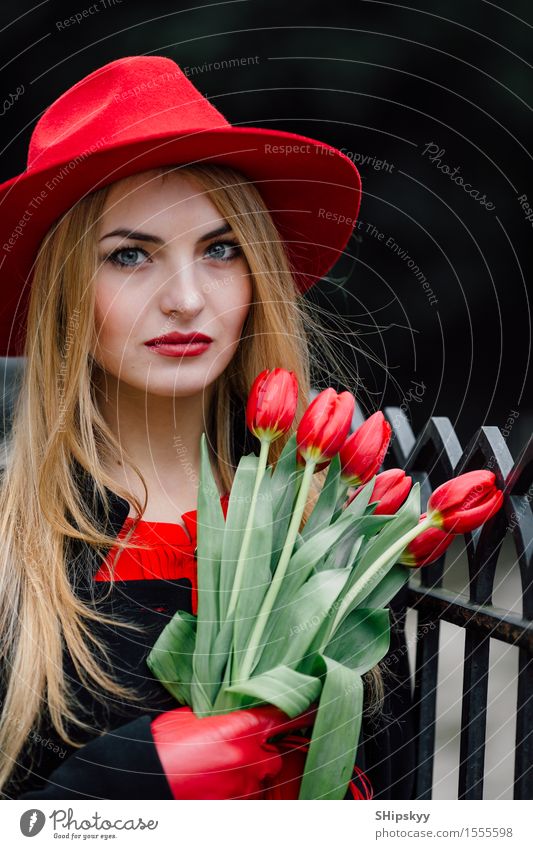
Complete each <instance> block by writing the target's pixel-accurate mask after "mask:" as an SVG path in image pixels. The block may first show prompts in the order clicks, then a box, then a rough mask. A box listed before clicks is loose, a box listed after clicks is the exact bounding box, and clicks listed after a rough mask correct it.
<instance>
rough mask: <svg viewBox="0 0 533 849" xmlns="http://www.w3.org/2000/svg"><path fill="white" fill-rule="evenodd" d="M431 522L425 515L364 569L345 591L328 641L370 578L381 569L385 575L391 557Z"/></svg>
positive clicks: (397, 553) (400, 551) (399, 551)
mask: <svg viewBox="0 0 533 849" xmlns="http://www.w3.org/2000/svg"><path fill="white" fill-rule="evenodd" d="M432 524H433V523H432V520H431V518H430V517H429V516H427V517H426V518H425V519H424V520H423V521H422V522H419V523H418V524H417V525H415V527H414V528H411V529H410V530H408V531H407V532H406V533H405V534H403V536H401V537H400V538H399V539H397V540H396V542H395V543H394V544H393V545H392V546H391V547H390V548H388V549H387V550H386V551H384V552H383V554H381V555H380V556H379V557H378V558H377V560H375V561H374V563H372V565H371V566H370V567H369V568H368V569H367V570H366V572H364V573H363V574H362V575H361V577H360V578H359V579H358V580H357V581H356V582H355V583H354V585H353V587H351V588H350V590H349V591H348V592H347V593H346V595H345V596H344V598H343V599H342V601H341V603H340V605H339V609H338V610H337V615H336V617H335V619H334V620H333V625H332V626H331V629H330V632H329V634H328V642H329V640H330V639H331V637H332V636H333V634H334V633H335V631H336V630H337V628H338V627H339V625H340V624H341V623H342V620H343V619H344V617H345V616H346V614H347V612H348V610H349V608H350V607H351V606H352V604H353V602H354V601H355V599H356V598H357V596H358V595H359V594H360V593H361V591H362V590H364V588H365V587H366V585H367V584H368V583H369V582H370V581H371V580H372V578H374V577H375V576H376V575H379V573H380V571H381V570H383V576H384V575H386V573H387V571H388V570H389V568H390V566H389V564H390V560H391V558H392V557H395V559H396V558H397V557H398V556H399V555H400V554H401V553H402V551H403V550H404V548H405V547H406V546H407V545H409V543H410V542H411V541H412V540H414V539H415V538H416V537H417V536H418V534H420V533H421V532H422V531H425V530H427V529H428V528H430V527H432ZM383 576H381V577H383Z"/></svg>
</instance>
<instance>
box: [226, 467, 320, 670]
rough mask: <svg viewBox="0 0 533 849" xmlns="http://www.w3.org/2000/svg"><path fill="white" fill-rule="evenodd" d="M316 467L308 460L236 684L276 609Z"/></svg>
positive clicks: (248, 664)
mask: <svg viewBox="0 0 533 849" xmlns="http://www.w3.org/2000/svg"><path fill="white" fill-rule="evenodd" d="M315 466H316V462H315V461H313V460H308V461H307V462H306V464H305V469H304V473H303V476H302V480H301V485H300V489H299V491H298V497H297V499H296V504H295V505H294V511H293V514H292V517H291V522H290V525H289V529H288V531H287V538H286V540H285V544H284V546H283V551H282V552H281V556H280V558H279V561H278V565H277V567H276V571H275V572H274V575H273V576H272V581H271V583H270V586H269V588H268V590H267V592H266V595H265V597H264V599H263V604H262V605H261V609H260V611H259V613H258V615H257V619H256V622H255V626H254V629H253V631H252V634H251V636H250V640H249V643H248V647H247V649H246V652H245V654H244V657H243V659H242V664H241V666H240V670H239V673H238V675H236V676H235V678H234V679H233V680H234V682H236V681H237V680H239V681H243V680H247V679H248V678H249V677H250V674H251V672H252V669H253V665H254V660H255V653H256V651H257V649H258V647H259V645H260V643H261V638H262V636H263V633H264V630H265V627H266V624H267V621H268V617H269V615H270V613H271V611H272V608H273V607H274V602H275V600H276V597H277V595H278V593H279V589H280V586H281V583H282V581H283V578H284V577H285V572H286V571H287V566H288V565H289V560H290V559H291V556H292V552H293V549H294V543H295V542H296V536H297V534H298V530H299V528H300V523H301V520H302V516H303V512H304V509H305V505H306V501H307V494H308V492H309V487H310V485H311V480H312V477H313V473H314V471H315Z"/></svg>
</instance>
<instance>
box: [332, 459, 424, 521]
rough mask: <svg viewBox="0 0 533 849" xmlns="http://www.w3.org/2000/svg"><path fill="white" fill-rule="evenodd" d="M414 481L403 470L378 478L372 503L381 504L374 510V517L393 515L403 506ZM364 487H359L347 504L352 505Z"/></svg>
mask: <svg viewBox="0 0 533 849" xmlns="http://www.w3.org/2000/svg"><path fill="white" fill-rule="evenodd" d="M412 482H413V481H412V479H411V478H410V477H409V475H406V474H405V472H404V470H403V469H388V471H386V472H382V473H381V474H380V475H378V476H377V478H376V480H375V483H374V489H373V490H372V495H371V497H370V501H377V502H379V503H378V505H377V507H376V508H375V509H374V515H383V514H386V515H389V516H390V515H391V514H392V513H396V511H397V510H398V509H399V508H400V507H401V506H402V504H403V502H404V501H405V499H406V498H407V496H408V494H409V490H410V489H411V484H412ZM362 489H363V486H360V487H358V488H357V489H356V490H355V492H354V494H353V495H351V496H350V498H349V500H348V501H347V503H346V507H348V504H351V503H352V501H353V500H354V498H355V497H356V496H357V495H359V493H360V492H361V490H362Z"/></svg>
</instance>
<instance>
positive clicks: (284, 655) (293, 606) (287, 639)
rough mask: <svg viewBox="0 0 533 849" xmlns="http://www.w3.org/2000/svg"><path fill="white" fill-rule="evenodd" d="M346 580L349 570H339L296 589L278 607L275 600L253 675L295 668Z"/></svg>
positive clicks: (325, 574)
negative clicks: (283, 666)
mask: <svg viewBox="0 0 533 849" xmlns="http://www.w3.org/2000/svg"><path fill="white" fill-rule="evenodd" d="M348 576H349V572H348V570H341V569H331V570H330V571H329V572H318V573H317V574H316V575H312V576H311V577H310V578H309V580H308V581H306V582H305V584H303V585H302V586H301V587H300V588H299V590H298V591H297V592H296V594H295V596H294V598H285V599H284V600H283V601H282V603H281V604H280V603H279V599H280V596H278V606H277V607H276V608H275V609H274V610H273V611H272V612H271V614H270V619H269V622H268V625H267V628H266V629H265V634H264V643H263V646H262V647H260V648H259V655H258V658H257V660H256V664H255V668H254V671H255V674H259V673H261V672H265V671H267V670H268V669H273V668H274V667H276V666H278V664H280V663H283V664H284V665H287V666H288V665H290V664H293V663H294V664H296V663H298V662H300V661H301V659H303V658H304V657H305V653H306V651H307V649H308V647H309V646H310V645H311V643H312V642H313V640H314V637H315V635H316V634H317V632H318V631H319V630H320V628H321V626H322V623H323V622H324V620H325V619H326V618H327V617H328V616H329V612H330V609H331V607H332V606H333V604H334V603H335V600H336V599H337V597H338V596H339V594H340V593H341V592H342V588H343V586H344V584H345V583H346V581H347V579H348Z"/></svg>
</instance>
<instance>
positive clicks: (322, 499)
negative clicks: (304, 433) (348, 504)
mask: <svg viewBox="0 0 533 849" xmlns="http://www.w3.org/2000/svg"><path fill="white" fill-rule="evenodd" d="M340 473H341V461H340V457H339V455H338V454H335V456H334V457H333V458H332V460H331V462H330V464H329V467H328V473H327V475H326V480H325V481H324V484H323V486H322V489H321V492H320V495H319V496H318V498H317V501H316V504H315V506H314V507H313V511H312V513H311V515H310V516H309V518H308V520H307V522H306V523H305V525H304V527H303V528H302V537H303V538H304V540H305V539H308V538H309V537H310V536H311V535H312V534H314V533H316V532H317V531H320V530H322V529H323V528H326V527H327V526H328V525H329V524H330V522H331V519H332V517H333V514H334V512H335V507H336V504H337V498H338V493H339V480H340Z"/></svg>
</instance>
